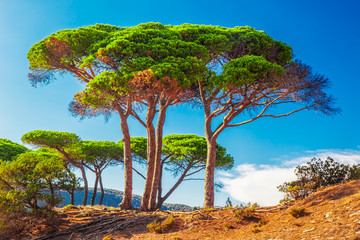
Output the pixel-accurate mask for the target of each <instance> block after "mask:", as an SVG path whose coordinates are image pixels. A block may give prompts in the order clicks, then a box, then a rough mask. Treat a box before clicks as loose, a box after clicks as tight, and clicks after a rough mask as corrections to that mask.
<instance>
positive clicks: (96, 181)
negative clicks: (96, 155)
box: [91, 172, 99, 206]
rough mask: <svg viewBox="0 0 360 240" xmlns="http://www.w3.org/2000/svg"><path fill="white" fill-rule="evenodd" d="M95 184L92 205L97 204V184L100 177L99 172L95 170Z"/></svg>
mask: <svg viewBox="0 0 360 240" xmlns="http://www.w3.org/2000/svg"><path fill="white" fill-rule="evenodd" d="M95 175H96V177H95V184H94V190H93V194H92V197H91V206H94V204H95V198H96V193H97V185H98V182H99V177H98V174H97V172H95Z"/></svg>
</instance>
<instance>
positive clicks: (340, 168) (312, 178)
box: [277, 157, 360, 200]
mask: <svg viewBox="0 0 360 240" xmlns="http://www.w3.org/2000/svg"><path fill="white" fill-rule="evenodd" d="M295 174H296V177H297V180H295V181H292V182H285V183H283V184H282V185H280V186H278V187H277V188H278V189H279V191H280V192H284V193H286V198H287V199H289V200H298V199H304V198H306V197H307V196H309V195H310V194H312V193H313V192H316V191H317V189H318V188H320V187H327V186H330V185H334V184H338V183H341V182H345V181H350V180H356V179H359V178H360V165H353V166H350V165H346V164H340V163H338V162H336V161H334V160H333V159H332V158H330V157H328V158H327V159H326V160H325V161H323V160H321V159H320V158H319V159H316V158H313V159H311V161H310V162H307V163H306V164H305V165H302V166H297V167H296V168H295Z"/></svg>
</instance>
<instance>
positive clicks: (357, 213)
mask: <svg viewBox="0 0 360 240" xmlns="http://www.w3.org/2000/svg"><path fill="white" fill-rule="evenodd" d="M359 214H360V211H357V212H354V213H352V214H349V217H352V216H355V215H359Z"/></svg>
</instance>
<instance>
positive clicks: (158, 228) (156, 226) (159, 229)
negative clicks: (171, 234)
mask: <svg viewBox="0 0 360 240" xmlns="http://www.w3.org/2000/svg"><path fill="white" fill-rule="evenodd" d="M174 224H175V218H174V217H173V216H172V215H171V216H169V217H167V218H166V219H165V220H164V221H158V220H157V221H154V222H152V223H150V224H148V225H147V226H146V227H147V229H149V231H150V232H153V233H165V232H167V231H169V230H170V229H171V227H172V226H173V225H174Z"/></svg>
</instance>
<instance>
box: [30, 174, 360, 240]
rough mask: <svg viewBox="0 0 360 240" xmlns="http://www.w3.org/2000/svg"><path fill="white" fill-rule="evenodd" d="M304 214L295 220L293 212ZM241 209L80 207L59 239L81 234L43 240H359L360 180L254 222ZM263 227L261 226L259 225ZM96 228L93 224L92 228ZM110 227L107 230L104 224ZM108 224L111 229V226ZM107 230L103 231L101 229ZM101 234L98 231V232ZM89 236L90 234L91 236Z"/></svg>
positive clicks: (261, 214)
mask: <svg viewBox="0 0 360 240" xmlns="http://www.w3.org/2000/svg"><path fill="white" fill-rule="evenodd" d="M299 208H305V215H304V216H302V217H298V218H295V217H293V216H291V215H290V214H289V212H290V210H291V209H299ZM237 210H238V209H236V208H231V209H216V210H214V209H209V210H201V211H194V212H161V211H160V212H153V213H152V212H140V211H135V210H132V211H120V210H117V209H115V208H105V210H104V207H93V208H90V207H85V208H84V207H78V208H76V209H69V210H64V209H59V210H58V211H59V212H60V213H62V214H63V218H62V220H61V221H60V222H59V223H58V224H57V225H56V231H57V233H61V232H59V231H61V230H64V229H67V228H69V227H74V226H81V224H83V225H82V227H81V228H78V230H74V231H69V232H68V234H63V235H59V236H57V237H55V236H50V235H48V236H47V238H42V239H103V238H104V237H107V238H106V239H107V240H110V239H114V240H115V239H154V240H155V239H156V240H161V239H171V240H180V239H182V240H188V239H189V240H190V239H267V240H275V239H276V240H280V239H283V240H288V239H294V240H295V239H296V240H300V239H304V240H305V239H312V240H313V239H319V240H320V239H334V240H338V239H351V240H355V239H359V240H360V180H359V181H352V182H348V183H345V184H340V185H336V186H331V187H328V188H324V189H322V190H320V191H318V192H316V193H314V194H312V195H310V196H309V197H308V198H306V199H305V200H302V201H298V202H295V203H294V204H293V205H291V206H287V207H286V206H280V205H278V206H275V207H267V208H258V209H256V210H255V212H254V213H253V215H252V216H251V217H250V218H247V219H243V218H239V217H235V216H234V213H235V211H237ZM169 215H173V216H174V217H175V219H176V221H175V225H174V226H173V227H172V228H171V230H170V231H169V232H167V233H163V234H158V233H150V232H149V230H148V229H147V228H146V225H147V224H149V223H151V222H153V221H154V220H155V219H164V218H166V217H168V216H169ZM260 221H261V222H262V223H263V224H261V226H259V222H260ZM90 223H93V224H90ZM104 223H105V224H104ZM107 223H108V224H107ZM101 225H102V226H101ZM96 229H97V230H96ZM39 231H41V232H42V233H45V232H46V231H48V232H47V233H49V231H50V230H49V229H48V228H47V227H44V226H43V227H40V226H37V228H36V229H35V230H34V229H32V230H29V231H28V232H27V238H24V239H29V236H31V237H33V238H34V236H35V235H37V236H40V235H41V234H40V233H39ZM89 232H90V234H89Z"/></svg>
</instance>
